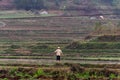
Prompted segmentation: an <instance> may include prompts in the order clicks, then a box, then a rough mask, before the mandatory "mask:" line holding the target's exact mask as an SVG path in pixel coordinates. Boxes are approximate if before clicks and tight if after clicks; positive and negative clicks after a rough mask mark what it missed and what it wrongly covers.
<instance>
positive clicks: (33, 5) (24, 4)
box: [14, 0, 44, 10]
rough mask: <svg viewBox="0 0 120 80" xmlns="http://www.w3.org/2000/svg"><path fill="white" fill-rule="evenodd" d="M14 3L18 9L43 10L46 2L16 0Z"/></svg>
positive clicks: (39, 0)
mask: <svg viewBox="0 0 120 80" xmlns="http://www.w3.org/2000/svg"><path fill="white" fill-rule="evenodd" d="M14 3H15V5H16V7H17V9H25V10H30V9H37V10H38V9H43V8H44V1H43V0H14Z"/></svg>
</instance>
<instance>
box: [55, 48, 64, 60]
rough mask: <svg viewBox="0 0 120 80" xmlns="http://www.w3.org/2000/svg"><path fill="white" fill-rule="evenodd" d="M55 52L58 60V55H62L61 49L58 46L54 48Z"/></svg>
mask: <svg viewBox="0 0 120 80" xmlns="http://www.w3.org/2000/svg"><path fill="white" fill-rule="evenodd" d="M55 54H56V61H60V56H61V55H63V53H62V50H61V49H60V47H58V48H57V49H56V50H55Z"/></svg>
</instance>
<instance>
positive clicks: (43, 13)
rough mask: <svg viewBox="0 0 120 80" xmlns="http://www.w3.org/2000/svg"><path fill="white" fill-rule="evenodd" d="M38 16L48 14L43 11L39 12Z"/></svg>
mask: <svg viewBox="0 0 120 80" xmlns="http://www.w3.org/2000/svg"><path fill="white" fill-rule="evenodd" d="M40 14H41V15H47V14H48V12H47V11H45V10H44V11H41V12H40Z"/></svg>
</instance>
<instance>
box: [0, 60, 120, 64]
mask: <svg viewBox="0 0 120 80" xmlns="http://www.w3.org/2000/svg"><path fill="white" fill-rule="evenodd" d="M55 63H57V62H56V61H55V60H47V59H0V64H29V65H42V64H43V65H46V64H47V65H52V64H55ZM60 63H82V64H120V61H85V60H62V61H61V62H60Z"/></svg>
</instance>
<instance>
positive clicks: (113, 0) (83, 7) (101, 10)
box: [0, 0, 120, 16]
mask: <svg viewBox="0 0 120 80" xmlns="http://www.w3.org/2000/svg"><path fill="white" fill-rule="evenodd" d="M26 5H30V4H26ZM44 6H45V8H46V9H49V10H64V11H66V10H67V11H70V12H69V13H72V14H69V15H72V16H73V15H77V16H78V15H119V14H120V1H119V0H44ZM0 9H16V6H15V5H14V0H0ZM71 11H72V12H71ZM67 15H68V13H67Z"/></svg>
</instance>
